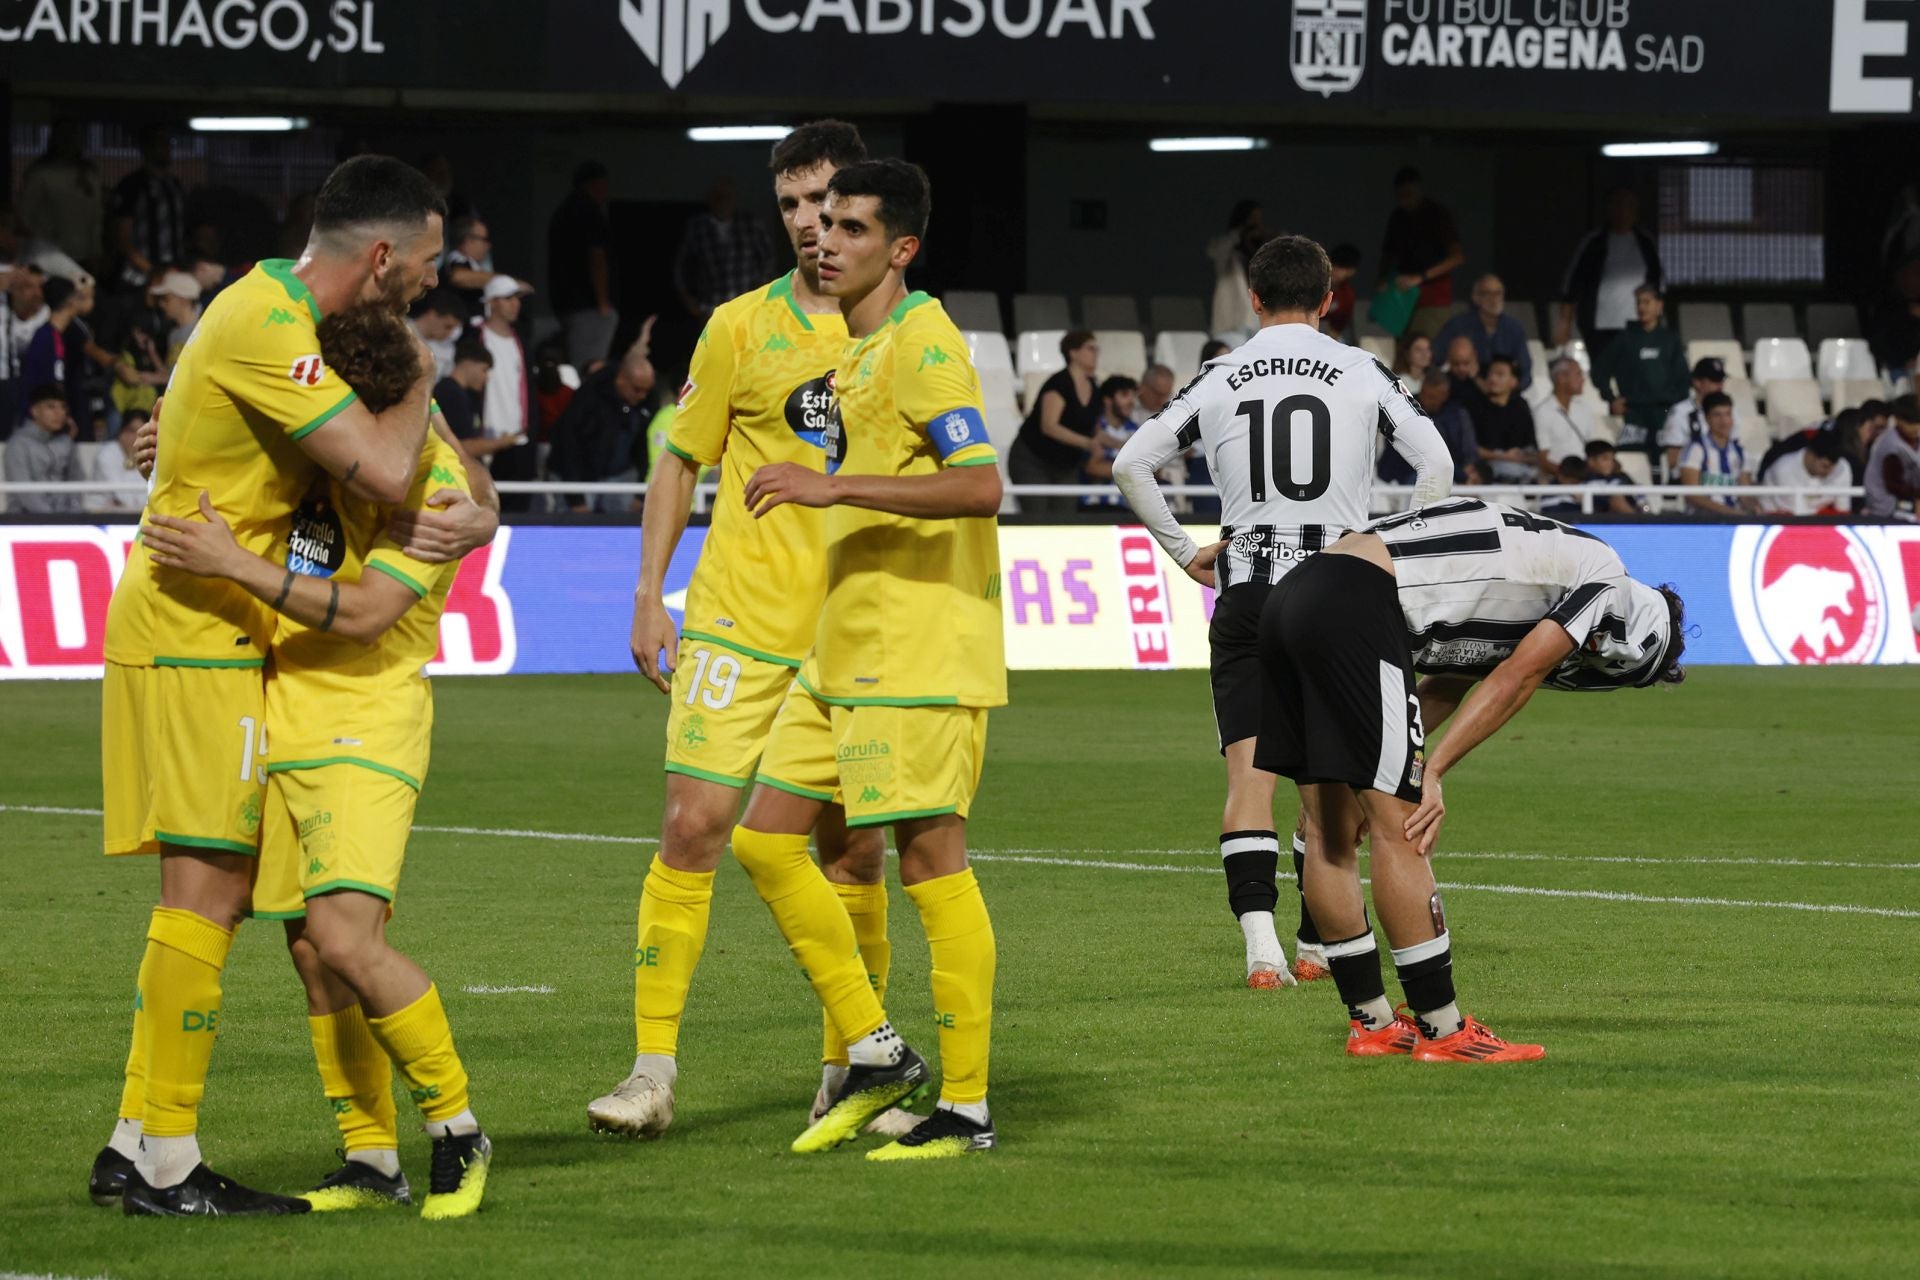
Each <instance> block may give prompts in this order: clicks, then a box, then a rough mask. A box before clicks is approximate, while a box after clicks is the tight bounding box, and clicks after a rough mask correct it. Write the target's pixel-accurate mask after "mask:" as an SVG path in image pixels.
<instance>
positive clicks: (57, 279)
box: [40, 276, 80, 311]
mask: <svg viewBox="0 0 1920 1280" xmlns="http://www.w3.org/2000/svg"><path fill="white" fill-rule="evenodd" d="M78 292H80V287H79V286H78V285H76V284H75V283H74V282H73V281H71V280H69V279H67V278H66V277H65V276H48V277H47V283H46V284H45V285H44V286H42V288H41V291H40V300H41V301H42V302H44V303H46V304H47V309H48V310H49V311H58V310H59V309H60V308H62V307H64V306H66V305H67V302H68V300H70V299H71V298H72V297H73V295H74V294H76V293H78Z"/></svg>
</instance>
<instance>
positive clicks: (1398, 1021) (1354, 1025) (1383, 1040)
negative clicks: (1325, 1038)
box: [1347, 1005, 1420, 1058]
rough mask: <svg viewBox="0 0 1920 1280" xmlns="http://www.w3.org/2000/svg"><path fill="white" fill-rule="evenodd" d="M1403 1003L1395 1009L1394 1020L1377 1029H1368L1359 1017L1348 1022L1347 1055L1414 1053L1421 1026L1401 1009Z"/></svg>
mask: <svg viewBox="0 0 1920 1280" xmlns="http://www.w3.org/2000/svg"><path fill="white" fill-rule="evenodd" d="M1406 1007H1407V1006H1405V1005H1401V1006H1399V1008H1397V1009H1395V1010H1394V1011H1393V1021H1392V1022H1389V1023H1388V1024H1387V1025H1386V1026H1384V1027H1380V1028H1378V1029H1376V1030H1373V1031H1369V1030H1367V1025H1366V1023H1364V1022H1360V1021H1358V1020H1357V1019H1356V1020H1353V1021H1350V1022H1348V1023H1347V1056H1349V1057H1353V1058H1386V1057H1391V1056H1393V1055H1394V1054H1400V1053H1412V1052H1413V1046H1414V1043H1415V1041H1417V1040H1419V1039H1420V1028H1419V1027H1416V1026H1414V1025H1413V1019H1412V1018H1409V1017H1408V1016H1407V1015H1406V1014H1405V1013H1403V1012H1401V1010H1403V1009H1405V1008H1406Z"/></svg>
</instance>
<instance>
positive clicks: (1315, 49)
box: [1291, 0, 1367, 98]
mask: <svg viewBox="0 0 1920 1280" xmlns="http://www.w3.org/2000/svg"><path fill="white" fill-rule="evenodd" d="M1291 61H1292V64H1293V82H1294V83H1295V84H1297V85H1299V86H1300V87H1301V88H1302V89H1305V90H1306V91H1307V92H1308V93H1317V94H1319V95H1320V96H1321V97H1323V98H1331V97H1332V96H1333V95H1334V94H1336V93H1346V92H1348V91H1350V90H1352V89H1354V88H1355V87H1357V86H1358V85H1359V83H1360V77H1361V76H1362V75H1364V74H1365V73H1366V69H1367V0H1293V42H1292V58H1291Z"/></svg>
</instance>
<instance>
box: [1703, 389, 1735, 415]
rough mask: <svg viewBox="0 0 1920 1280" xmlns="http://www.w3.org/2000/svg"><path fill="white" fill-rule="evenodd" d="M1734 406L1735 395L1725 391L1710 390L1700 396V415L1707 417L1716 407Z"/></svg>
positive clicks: (1728, 407)
mask: <svg viewBox="0 0 1920 1280" xmlns="http://www.w3.org/2000/svg"><path fill="white" fill-rule="evenodd" d="M1731 408H1733V397H1732V396H1730V395H1728V394H1727V393H1726V392H1724V391H1709V392H1707V394H1706V395H1704V396H1701V397H1700V415H1701V416H1702V417H1705V416H1706V415H1707V414H1709V413H1712V412H1713V411H1714V410H1715V409H1731Z"/></svg>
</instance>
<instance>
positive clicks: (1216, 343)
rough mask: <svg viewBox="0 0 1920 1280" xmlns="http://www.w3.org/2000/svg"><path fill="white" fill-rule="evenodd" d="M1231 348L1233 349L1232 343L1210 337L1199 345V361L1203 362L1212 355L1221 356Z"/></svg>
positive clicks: (1211, 357)
mask: <svg viewBox="0 0 1920 1280" xmlns="http://www.w3.org/2000/svg"><path fill="white" fill-rule="evenodd" d="M1231 350H1233V344H1231V343H1227V342H1222V341H1220V339H1218V338H1213V339H1210V340H1208V341H1207V342H1205V343H1203V344H1202V345H1201V347H1200V363H1201V364H1205V363H1206V362H1207V361H1209V360H1211V359H1213V358H1214V357H1216V356H1223V355H1225V354H1227V352H1229V351H1231Z"/></svg>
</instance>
